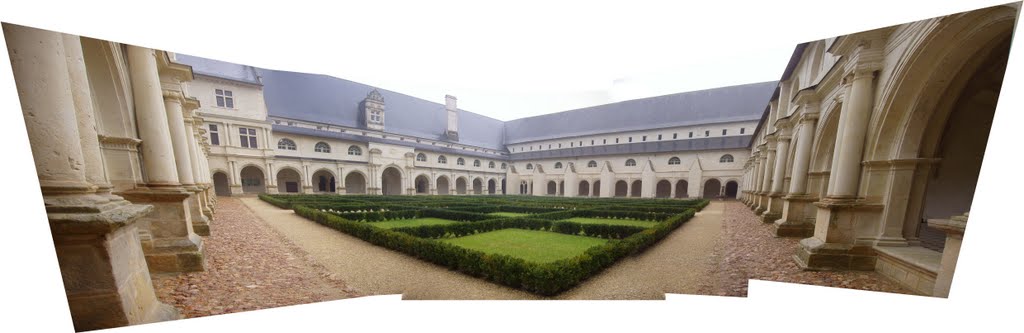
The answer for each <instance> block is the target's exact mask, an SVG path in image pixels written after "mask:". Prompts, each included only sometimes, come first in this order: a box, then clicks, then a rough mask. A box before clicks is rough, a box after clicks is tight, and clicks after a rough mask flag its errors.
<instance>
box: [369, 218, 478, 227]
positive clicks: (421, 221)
mask: <svg viewBox="0 0 1024 333" xmlns="http://www.w3.org/2000/svg"><path fill="white" fill-rule="evenodd" d="M369 223H371V224H373V226H375V227H378V228H384V229H392V228H401V227H418V226H421V225H439V224H452V223H459V222H456V221H452V220H445V219H439V218H436V217H423V218H418V219H405V220H390V221H381V222H369Z"/></svg>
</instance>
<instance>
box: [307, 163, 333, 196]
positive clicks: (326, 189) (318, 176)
mask: <svg viewBox="0 0 1024 333" xmlns="http://www.w3.org/2000/svg"><path fill="white" fill-rule="evenodd" d="M336 183H337V180H336V178H335V177H334V172H332V171H331V170H328V169H326V168H321V169H318V170H316V172H313V176H312V178H311V179H310V184H313V192H314V193H334V191H335V188H336V187H337V184H336Z"/></svg>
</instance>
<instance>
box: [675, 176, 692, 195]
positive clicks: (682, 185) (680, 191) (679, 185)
mask: <svg viewBox="0 0 1024 333" xmlns="http://www.w3.org/2000/svg"><path fill="white" fill-rule="evenodd" d="M689 188H690V183H688V182H686V181H685V180H680V181H678V182H676V198H689V197H690V194H689V193H687V191H688V189H689Z"/></svg>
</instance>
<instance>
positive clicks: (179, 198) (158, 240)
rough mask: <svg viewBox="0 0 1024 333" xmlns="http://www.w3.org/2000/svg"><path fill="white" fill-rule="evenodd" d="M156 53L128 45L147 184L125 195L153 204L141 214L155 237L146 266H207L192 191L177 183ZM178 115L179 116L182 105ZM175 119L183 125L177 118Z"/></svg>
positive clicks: (178, 268) (179, 269)
mask: <svg viewBox="0 0 1024 333" xmlns="http://www.w3.org/2000/svg"><path fill="white" fill-rule="evenodd" d="M157 56H161V54H160V53H158V52H157V51H154V50H152V49H147V48H142V47H137V46H132V45H129V46H128V67H129V69H130V73H129V74H130V77H131V80H132V93H133V96H134V98H135V113H136V115H135V118H136V120H137V121H138V128H139V136H140V137H141V138H142V153H143V161H144V163H143V167H144V170H145V171H146V176H147V178H148V179H147V182H146V184H140V185H141V186H140V187H138V188H136V189H132V190H129V191H126V192H124V193H123V195H124V197H125V198H126V199H128V200H130V201H132V202H137V203H147V204H151V205H153V207H154V211H153V213H151V214H149V215H146V216H145V217H143V218H142V219H141V222H142V224H143V225H147V226H149V232H150V234H152V237H153V239H152V241H148V242H143V250H144V251H145V254H146V262H147V264H148V265H149V269H150V271H152V272H192V271H201V270H204V269H205V263H204V260H203V240H202V239H201V238H199V235H196V233H195V232H193V230H192V215H191V208H190V206H191V205H190V202H189V198H190V197H192V193H191V192H189V191H188V190H186V188H185V187H183V186H182V184H181V183H180V182H179V178H178V176H179V174H178V168H177V164H178V163H177V162H176V160H175V149H174V144H173V142H172V141H173V140H172V136H171V134H172V132H171V128H170V123H169V120H168V112H167V110H166V108H165V105H164V98H163V92H162V90H161V87H160V79H159V77H158V68H157V62H156V61H157V59H156V57H157ZM177 114H178V115H179V117H180V115H181V110H180V109H179V110H177ZM176 120H177V122H178V123H180V124H181V125H182V126H184V123H183V121H182V120H181V118H177V119H176ZM183 132H184V130H182V135H183ZM176 133H177V132H176ZM182 139H183V137H182ZM182 152H184V153H187V151H184V150H182ZM188 175H191V172H189V173H188Z"/></svg>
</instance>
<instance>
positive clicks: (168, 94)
mask: <svg viewBox="0 0 1024 333" xmlns="http://www.w3.org/2000/svg"><path fill="white" fill-rule="evenodd" d="M163 96H164V100H165V101H171V102H178V103H180V104H182V105H184V104H185V94H182V93H181V91H178V90H173V89H163Z"/></svg>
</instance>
